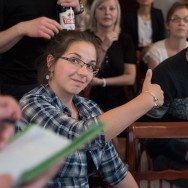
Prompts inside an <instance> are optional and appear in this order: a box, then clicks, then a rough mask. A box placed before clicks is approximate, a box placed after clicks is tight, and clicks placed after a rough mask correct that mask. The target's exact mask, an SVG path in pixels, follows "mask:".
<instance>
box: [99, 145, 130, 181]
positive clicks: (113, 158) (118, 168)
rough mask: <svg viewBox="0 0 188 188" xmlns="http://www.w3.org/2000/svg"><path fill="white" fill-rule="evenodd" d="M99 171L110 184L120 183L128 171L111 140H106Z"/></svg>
mask: <svg viewBox="0 0 188 188" xmlns="http://www.w3.org/2000/svg"><path fill="white" fill-rule="evenodd" d="M99 171H100V172H101V173H102V175H103V176H104V177H105V179H104V180H105V181H106V182H108V183H110V184H111V185H116V184H118V183H120V182H121V181H122V180H123V179H124V178H125V177H126V175H127V173H128V165H127V164H125V163H123V162H122V160H121V159H120V158H119V156H118V154H117V152H116V150H115V149H114V146H113V144H112V142H111V141H109V142H106V146H105V147H104V150H103V155H102V158H101V167H100V168H99Z"/></svg>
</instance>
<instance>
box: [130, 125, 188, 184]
mask: <svg viewBox="0 0 188 188" xmlns="http://www.w3.org/2000/svg"><path fill="white" fill-rule="evenodd" d="M142 138H188V122H135V123H133V124H132V125H130V126H129V127H128V141H127V149H128V151H127V160H128V164H129V171H130V172H131V173H132V175H133V176H134V178H135V180H136V181H137V183H138V184H139V182H140V181H141V180H148V181H151V180H158V179H163V180H176V179H182V178H185V179H188V170H171V169H168V170H163V171H153V170H152V169H149V170H148V171H144V172H142V171H141V170H140V167H139V165H140V161H139V160H140V158H139V156H141V154H140V153H138V152H141V151H139V149H138V148H137V146H138V142H137V144H135V143H136V140H139V139H142Z"/></svg>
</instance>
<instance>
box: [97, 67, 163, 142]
mask: <svg viewBox="0 0 188 188" xmlns="http://www.w3.org/2000/svg"><path fill="white" fill-rule="evenodd" d="M151 77H152V71H151V70H148V71H147V74H146V78H145V81H144V84H143V89H142V91H143V92H142V93H141V94H140V95H138V96H137V97H136V98H134V99H133V100H131V101H130V102H128V103H126V104H124V105H122V106H119V107H117V108H114V109H112V110H109V111H107V112H105V113H103V114H101V115H100V116H99V119H100V120H101V121H102V122H103V123H104V125H106V126H105V129H104V133H105V138H106V140H111V139H112V138H114V137H115V136H117V135H118V134H120V133H121V132H122V131H123V130H125V129H126V128H127V127H128V126H129V125H130V124H131V123H133V122H134V121H136V120H137V119H138V118H139V117H141V116H142V115H144V114H145V113H146V112H148V111H149V110H150V109H152V108H153V107H154V106H155V105H156V103H157V105H158V106H161V105H163V102H164V96H163V91H162V90H161V88H160V86H159V85H157V84H151ZM144 91H149V92H144ZM151 93H152V95H153V96H155V98H157V101H154V97H153V96H152V95H151Z"/></svg>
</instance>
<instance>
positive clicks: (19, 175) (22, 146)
mask: <svg viewBox="0 0 188 188" xmlns="http://www.w3.org/2000/svg"><path fill="white" fill-rule="evenodd" d="M103 128H104V125H103V124H102V123H101V122H98V123H97V124H94V125H93V126H92V127H91V128H89V129H88V130H86V132H84V133H83V134H82V135H81V136H79V137H78V138H76V139H74V140H73V141H70V140H68V139H67V138H64V137H63V136H60V135H57V134H56V133H54V132H52V131H50V130H48V129H44V128H41V127H40V126H36V125H30V126H29V127H27V128H26V129H25V130H24V131H23V132H21V133H20V134H18V135H15V137H14V138H13V140H12V141H11V143H10V144H9V145H8V146H7V147H6V148H5V149H4V150H3V151H2V152H0V167H1V168H0V174H3V173H10V174H11V175H12V176H13V179H14V184H15V185H17V184H20V183H23V182H27V181H30V180H32V179H34V178H35V177H37V176H38V175H40V174H41V173H42V172H43V171H45V170H47V169H48V168H49V167H50V166H51V165H53V164H54V163H55V162H56V161H58V160H60V159H63V158H66V157H67V156H68V155H69V154H71V153H73V152H74V151H75V150H77V149H79V148H81V147H83V146H84V145H85V144H87V143H88V142H89V141H91V140H92V139H94V138H95V137H96V136H97V134H98V133H99V132H101V131H102V130H103ZM35 152H36V153H35Z"/></svg>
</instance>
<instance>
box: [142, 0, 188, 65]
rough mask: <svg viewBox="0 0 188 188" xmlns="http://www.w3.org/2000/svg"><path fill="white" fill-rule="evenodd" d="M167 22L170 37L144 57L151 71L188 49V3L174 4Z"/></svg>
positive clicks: (156, 45) (154, 45)
mask: <svg viewBox="0 0 188 188" xmlns="http://www.w3.org/2000/svg"><path fill="white" fill-rule="evenodd" d="M166 20H167V21H166V27H167V30H168V32H169V37H168V38H166V39H164V40H161V41H158V42H156V43H154V44H153V45H152V46H151V47H150V49H149V50H148V51H147V53H146V54H145V56H144V61H145V63H146V64H147V66H148V68H150V69H154V68H155V67H156V66H157V65H159V64H160V63H161V62H162V61H164V60H165V59H167V58H168V57H170V56H173V55H175V54H177V53H178V52H180V51H181V50H183V49H184V48H186V47H188V42H187V34H188V3H181V2H176V3H174V4H173V5H172V6H171V7H170V9H169V11H168V13H167V19H166Z"/></svg>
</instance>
